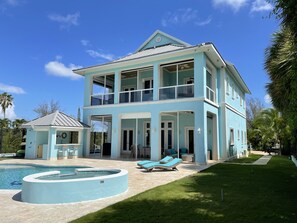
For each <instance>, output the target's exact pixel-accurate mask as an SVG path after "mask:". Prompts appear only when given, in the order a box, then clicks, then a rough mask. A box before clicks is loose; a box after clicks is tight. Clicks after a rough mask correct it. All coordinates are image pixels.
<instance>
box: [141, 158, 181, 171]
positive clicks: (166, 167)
mask: <svg viewBox="0 0 297 223" xmlns="http://www.w3.org/2000/svg"><path fill="white" fill-rule="evenodd" d="M181 162H182V159H179V158H174V159H173V160H171V161H169V162H168V163H165V164H161V163H148V164H145V165H143V166H142V168H144V169H146V170H147V171H149V172H151V171H152V170H153V169H164V170H177V168H176V166H177V165H178V164H180V163H181Z"/></svg>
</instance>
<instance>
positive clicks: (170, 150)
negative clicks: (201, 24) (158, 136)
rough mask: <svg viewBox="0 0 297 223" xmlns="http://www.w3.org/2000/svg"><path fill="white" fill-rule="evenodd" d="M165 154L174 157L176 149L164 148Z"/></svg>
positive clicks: (175, 156)
mask: <svg viewBox="0 0 297 223" xmlns="http://www.w3.org/2000/svg"><path fill="white" fill-rule="evenodd" d="M165 156H172V157H174V158H177V151H176V149H173V148H172V149H165Z"/></svg>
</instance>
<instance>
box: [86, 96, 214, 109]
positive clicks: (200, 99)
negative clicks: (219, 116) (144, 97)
mask: <svg viewBox="0 0 297 223" xmlns="http://www.w3.org/2000/svg"><path fill="white" fill-rule="evenodd" d="M195 101H205V98H204V97H202V98H180V99H169V100H159V101H146V102H145V103H144V102H133V103H119V104H106V105H95V106H85V107H83V109H94V108H107V107H126V106H139V105H144V106H145V105H147V104H164V103H177V102H195ZM212 103H213V102H212ZM215 106H218V105H215Z"/></svg>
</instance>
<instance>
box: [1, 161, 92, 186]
mask: <svg viewBox="0 0 297 223" xmlns="http://www.w3.org/2000/svg"><path fill="white" fill-rule="evenodd" d="M77 168H88V167H86V166H40V165H22V164H19V165H18V164H0V189H9V190H19V189H21V188H22V179H23V178H24V177H25V176H28V175H31V174H34V173H41V172H47V171H55V170H58V171H61V174H71V173H74V172H75V169H77Z"/></svg>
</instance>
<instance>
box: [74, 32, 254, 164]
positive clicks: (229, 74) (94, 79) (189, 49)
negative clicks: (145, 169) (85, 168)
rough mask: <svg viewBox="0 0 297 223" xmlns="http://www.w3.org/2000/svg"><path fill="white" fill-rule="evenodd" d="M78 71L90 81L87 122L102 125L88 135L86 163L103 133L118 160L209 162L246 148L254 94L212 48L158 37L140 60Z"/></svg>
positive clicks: (138, 52)
mask: <svg viewBox="0 0 297 223" xmlns="http://www.w3.org/2000/svg"><path fill="white" fill-rule="evenodd" d="M74 72H75V73H77V74H80V75H82V76H84V77H85V82H84V108H83V122H84V123H86V124H88V125H90V126H94V124H93V123H100V124H99V125H98V126H99V127H93V128H91V129H90V130H87V132H86V134H85V135H84V148H85V149H84V150H85V151H84V154H85V156H88V155H89V153H90V148H91V149H92V147H93V144H94V142H95V141H94V139H95V138H94V137H95V134H94V133H93V132H95V131H96V129H98V128H99V129H100V130H99V131H101V141H100V142H99V144H101V146H102V148H103V155H110V157H111V158H121V157H125V156H127V155H129V154H131V152H133V153H134V154H133V156H136V157H142V156H143V155H145V156H147V155H149V156H150V158H151V159H152V160H158V159H160V158H161V157H162V156H164V154H165V153H164V151H166V150H167V149H171V148H174V149H176V151H177V153H179V148H187V150H188V153H190V154H194V160H195V161H196V162H198V163H207V161H208V160H209V159H214V160H219V159H226V158H228V157H231V156H236V155H237V156H240V155H243V154H244V153H245V151H246V149H247V137H246V112H245V94H247V93H250V91H249V89H248V87H247V85H246V84H245V82H244V81H243V79H242V77H241V76H240V74H239V72H238V71H237V69H236V68H235V66H234V65H233V64H231V63H228V62H226V61H225V60H224V59H223V58H222V56H221V54H220V53H219V52H218V50H217V49H216V47H215V46H214V45H213V44H212V43H202V44H199V45H190V44H188V43H186V42H184V41H181V40H179V39H177V38H175V37H173V36H170V35H168V34H166V33H164V32H161V31H158V30H157V31H156V32H154V33H153V34H152V35H151V36H150V37H149V38H148V39H147V40H146V41H145V42H144V43H143V44H142V45H141V46H140V47H139V48H138V49H137V50H136V52H135V53H133V54H130V55H128V56H126V57H123V58H121V59H117V60H114V61H112V62H109V63H105V64H100V65H96V66H92V67H86V68H81V69H77V70H74ZM92 124H93V125H92ZM97 131H98V130H97ZM98 134H100V133H97V135H98ZM97 144H98V143H97ZM132 145H138V148H145V149H146V150H145V151H146V152H145V153H146V154H143V150H142V149H136V150H135V151H131V148H132V150H133V146H132ZM134 148H135V147H134ZM104 150H105V151H104Z"/></svg>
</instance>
